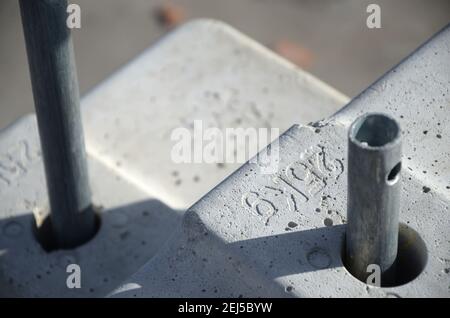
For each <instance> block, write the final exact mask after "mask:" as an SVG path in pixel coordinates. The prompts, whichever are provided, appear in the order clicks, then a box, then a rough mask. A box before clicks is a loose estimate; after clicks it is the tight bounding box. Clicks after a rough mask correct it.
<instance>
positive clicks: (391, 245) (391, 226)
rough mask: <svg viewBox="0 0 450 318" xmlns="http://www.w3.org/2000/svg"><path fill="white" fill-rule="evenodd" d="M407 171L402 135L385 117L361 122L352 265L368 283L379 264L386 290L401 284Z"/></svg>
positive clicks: (351, 219) (351, 181) (351, 213)
mask: <svg viewBox="0 0 450 318" xmlns="http://www.w3.org/2000/svg"><path fill="white" fill-rule="evenodd" d="M400 170H401V131H400V127H399V125H398V123H397V122H396V121H395V120H394V119H393V118H391V117H389V116H387V115H385V114H379V113H370V114H366V115H364V116H361V117H359V118H358V119H357V120H356V121H355V122H354V123H353V124H352V126H351V127H350V131H349V137H348V206H347V219H348V221H347V222H348V223H347V235H346V259H345V261H346V265H347V268H348V269H349V271H350V272H351V273H352V274H353V275H354V276H355V277H357V278H358V279H360V280H361V281H364V282H366V281H367V278H368V276H369V275H370V274H372V270H369V271H368V269H369V268H368V266H369V265H371V264H374V265H378V266H379V269H380V272H381V273H380V274H381V282H380V284H381V285H386V284H390V283H392V281H393V280H394V279H395V277H394V276H395V263H394V262H395V259H396V257H397V245H398V229H399V208H400V192H401V187H400V186H401V185H400Z"/></svg>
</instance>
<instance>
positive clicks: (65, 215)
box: [20, 0, 96, 248]
mask: <svg viewBox="0 0 450 318" xmlns="http://www.w3.org/2000/svg"><path fill="white" fill-rule="evenodd" d="M20 10H21V15H22V24H23V29H24V35H25V41H26V47H27V53H28V61H29V66H30V74H31V82H32V86H33V95H34V103H35V108H36V115H37V120H38V126H39V134H40V139H41V147H42V152H43V157H44V164H45V171H46V180H47V188H48V194H49V201H50V208H51V214H50V218H51V224H52V229H53V233H52V234H53V236H54V237H55V239H56V241H57V242H56V243H57V246H58V247H59V248H73V247H76V246H78V245H80V244H82V243H84V242H86V241H87V240H89V239H90V238H91V237H92V236H93V235H94V234H95V230H96V229H95V214H94V211H93V208H92V205H91V191H90V187H89V181H88V172H87V163H86V154H85V146H84V137H83V129H82V124H81V114H80V103H79V90H78V80H77V75H76V69H75V59H74V52H73V45H72V39H71V34H70V30H69V29H68V28H67V26H66V19H67V13H66V10H67V1H66V0H20Z"/></svg>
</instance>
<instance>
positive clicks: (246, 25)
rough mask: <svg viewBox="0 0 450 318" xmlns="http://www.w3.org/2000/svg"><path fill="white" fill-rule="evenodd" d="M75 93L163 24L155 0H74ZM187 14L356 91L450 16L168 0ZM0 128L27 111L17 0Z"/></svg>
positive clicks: (412, 5) (311, 1)
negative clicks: (285, 53)
mask: <svg viewBox="0 0 450 318" xmlns="http://www.w3.org/2000/svg"><path fill="white" fill-rule="evenodd" d="M69 2H71V3H78V4H79V5H80V6H81V9H82V28H81V30H77V31H75V32H74V36H75V50H76V57H77V64H78V72H79V74H78V75H79V80H80V87H81V91H82V93H85V92H86V91H88V90H89V89H90V88H92V87H93V86H94V85H95V84H97V83H98V82H100V81H101V80H103V79H104V78H106V77H107V76H108V75H110V74H111V73H112V72H113V71H114V70H115V69H117V68H118V67H120V66H121V65H123V64H124V63H126V62H127V61H129V60H130V59H131V58H133V57H134V56H135V55H137V54H138V53H139V52H141V51H142V50H143V49H145V48H146V47H148V46H149V45H151V44H152V43H153V42H154V41H155V40H156V39H158V38H159V37H160V36H162V35H163V34H164V33H165V32H166V31H167V30H166V29H165V28H164V27H162V26H161V25H160V24H159V23H158V21H157V19H156V18H155V15H154V11H155V9H156V8H157V7H158V6H159V5H160V4H161V3H164V1H162V0H129V1H125V0H74V1H69ZM374 2H375V3H378V4H379V5H380V6H381V8H382V26H383V28H382V29H381V30H369V29H368V28H367V27H366V26H365V20H366V17H367V13H366V12H365V11H366V10H365V9H366V7H367V5H368V4H369V3H374ZM172 3H174V4H177V5H179V6H181V7H183V8H184V11H185V14H186V16H187V18H197V17H210V18H215V19H220V20H223V21H226V22H228V23H229V24H231V25H233V26H234V27H236V28H238V29H240V30H241V31H243V32H244V33H246V34H248V35H250V36H251V37H253V38H255V39H256V40H258V41H260V42H262V43H263V44H265V45H268V46H269V47H271V46H273V44H274V43H276V42H277V41H280V40H283V39H284V40H288V41H291V42H294V43H297V44H299V45H301V46H302V47H303V48H304V49H306V50H308V51H310V52H311V53H312V56H313V59H312V64H311V65H310V66H309V68H308V70H309V71H310V72H311V73H313V74H315V75H317V76H318V77H319V78H321V79H322V80H324V81H325V82H328V83H329V84H331V85H333V86H334V87H336V88H337V89H339V90H341V91H342V92H344V93H345V94H347V95H349V96H355V95H356V94H357V93H359V92H360V91H361V90H363V89H364V88H365V87H367V86H368V85H369V84H370V83H372V82H373V81H374V80H376V79H377V78H378V77H379V76H380V75H382V74H383V73H384V72H385V71H387V70H388V69H389V68H391V67H392V66H394V65H395V64H397V63H398V62H399V61H400V60H401V59H402V58H403V57H405V56H406V55H408V54H409V53H410V52H411V51H412V50H414V49H415V48H416V47H417V46H419V45H420V44H421V43H422V42H424V41H425V40H426V39H428V38H429V37H430V36H431V35H432V34H434V33H435V32H437V31H438V30H439V29H441V28H442V27H444V26H445V25H446V24H447V23H449V22H450V1H448V0H396V1H389V0H371V1H367V0H339V1H336V0H297V1H296V0H277V1H274V0H272V1H271V0H227V1H224V0H173V1H172ZM0 41H1V42H0V43H1V44H0V128H1V127H4V126H5V125H6V124H8V123H10V122H11V121H13V120H14V119H15V118H17V117H19V116H21V115H22V114H25V113H27V112H30V111H32V109H33V102H32V94H31V87H30V82H29V76H28V66H27V62H26V55H25V48H24V41H23V35H22V28H21V24H20V15H19V9H18V1H17V0H1V1H0Z"/></svg>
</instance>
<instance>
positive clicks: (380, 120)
mask: <svg viewBox="0 0 450 318" xmlns="http://www.w3.org/2000/svg"><path fill="white" fill-rule="evenodd" d="M399 134H400V127H399V126H398V124H397V122H396V121H395V120H394V119H392V118H390V117H388V116H386V115H383V114H369V115H367V116H365V117H362V118H361V119H360V121H359V122H357V123H356V125H355V126H354V129H353V131H352V135H353V138H354V139H355V140H356V141H358V142H359V143H361V144H362V145H364V146H370V147H381V146H384V145H386V144H388V143H390V142H392V141H394V140H395V139H397V138H398V136H399Z"/></svg>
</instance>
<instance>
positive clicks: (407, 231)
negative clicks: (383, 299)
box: [341, 223, 428, 287]
mask: <svg viewBox="0 0 450 318" xmlns="http://www.w3.org/2000/svg"><path fill="white" fill-rule="evenodd" d="M341 258H342V263H343V264H344V266H345V268H346V269H347V271H348V272H349V273H350V274H351V275H352V276H353V274H352V273H351V271H350V269H349V268H348V266H347V264H346V260H345V258H346V238H345V235H344V239H343V244H342V247H341ZM427 260H428V252H427V247H426V245H425V242H424V241H423V240H422V238H421V237H420V235H419V233H417V232H416V231H415V230H414V229H413V228H411V227H409V226H408V225H406V224H404V223H400V225H399V233H398V250H397V258H396V260H395V263H394V265H393V269H394V271H393V275H392V277H393V279H392V280H390V281H387V282H385V281H381V286H380V287H396V286H401V285H405V284H407V283H410V282H412V281H413V280H414V279H416V278H417V277H418V276H419V275H420V274H421V273H422V271H423V270H424V268H425V265H426V263H427ZM353 277H355V276H353ZM355 278H356V277H355ZM356 279H358V278H356ZM358 280H359V279H358ZM363 283H366V282H364V281H363Z"/></svg>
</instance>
